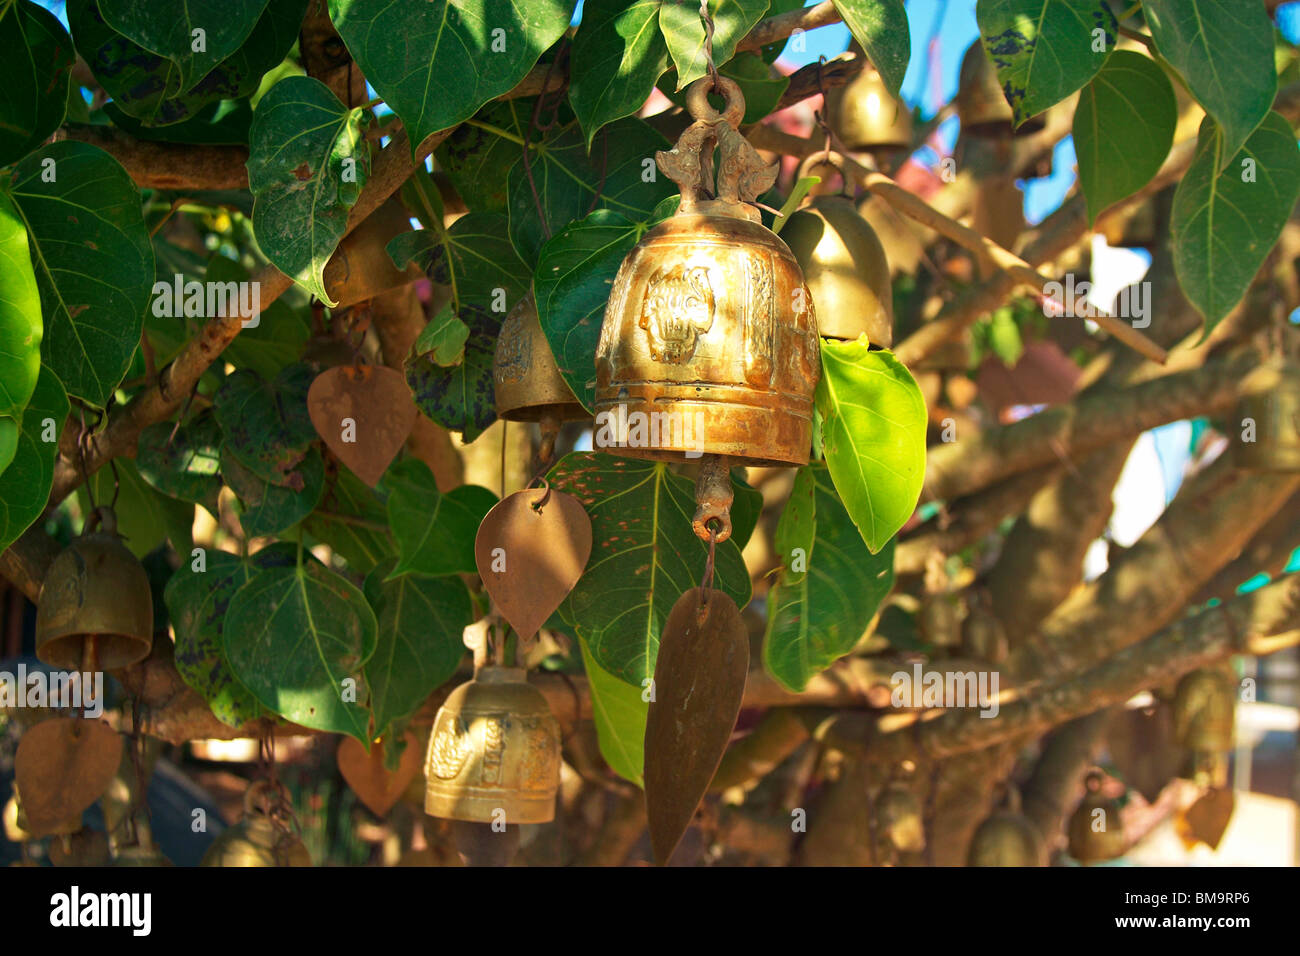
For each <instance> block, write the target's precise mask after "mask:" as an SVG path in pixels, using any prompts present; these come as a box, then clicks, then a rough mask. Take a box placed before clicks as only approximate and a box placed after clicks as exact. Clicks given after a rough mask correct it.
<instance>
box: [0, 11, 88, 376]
mask: <svg viewBox="0 0 1300 956" xmlns="http://www.w3.org/2000/svg"><path fill="white" fill-rule="evenodd" d="M0 50H4V51H5V52H6V54H8V57H9V62H8V65H7V69H6V71H5V83H4V89H3V90H0V166H3V165H6V164H8V163H12V162H13V161H14V160H16V159H18V158H20V157H21V156H22V155H23V154H24V153H26V152H28V151H29V150H32V149H35V148H36V147H37V146H39V145H40V144H41V143H42V142H44V140H45V139H46V138H47V137H48V136H49V135H50V134H51V133H53V132H54V131H55V130H56V129H58V127H59V124H60V123H62V122H63V115H64V111H65V110H66V108H67V105H68V76H69V74H70V71H71V69H72V61H73V60H74V59H75V58H76V54H74V53H73V50H72V38H71V37H69V36H68V31H67V30H65V29H63V24H61V23H60V22H59V20H58V17H56V16H55V15H54V14H52V13H50V11H48V10H45V9H42V8H41V7H39V6H37V5H36V4H34V3H32V2H30V0H18V2H17V3H14V4H13V5H12V6H10V7H9V10H8V11H7V12H6V13H5V14H4V15H3V16H0ZM33 380H34V379H33Z"/></svg>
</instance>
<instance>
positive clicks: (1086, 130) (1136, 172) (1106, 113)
mask: <svg viewBox="0 0 1300 956" xmlns="http://www.w3.org/2000/svg"><path fill="white" fill-rule="evenodd" d="M1177 123H1178V102H1177V100H1176V99H1175V98H1174V88H1173V85H1172V84H1171V83H1170V82H1169V77H1167V76H1166V75H1165V71H1164V70H1162V69H1161V68H1160V67H1159V66H1157V65H1156V63H1155V61H1154V60H1151V59H1150V58H1148V57H1145V56H1142V55H1141V54H1138V53H1132V52H1130V51H1128V50H1117V51H1116V52H1115V53H1113V54H1111V57H1110V59H1109V60H1107V61H1106V65H1105V66H1103V67H1102V68H1101V70H1100V71H1099V72H1098V73H1097V75H1096V76H1094V77H1093V78H1092V82H1091V83H1089V84H1088V85H1087V86H1085V87H1084V88H1083V92H1082V93H1080V94H1079V105H1078V106H1077V107H1076V108H1075V111H1074V148H1075V151H1076V152H1077V153H1078V157H1079V183H1080V185H1081V186H1082V187H1083V194H1084V196H1085V197H1087V200H1088V221H1089V222H1090V223H1091V222H1096V221H1097V215H1098V214H1099V213H1100V212H1101V211H1102V210H1103V209H1105V208H1106V207H1107V206H1109V205H1111V204H1112V203H1116V202H1119V201H1120V200H1121V199H1124V198H1125V197H1127V196H1131V195H1133V193H1135V192H1137V191H1138V190H1139V189H1141V188H1142V187H1143V186H1145V185H1146V184H1147V183H1149V182H1150V181H1151V177H1152V176H1154V175H1155V174H1156V171H1157V170H1158V169H1159V168H1160V165H1161V163H1163V162H1164V161H1165V157H1166V156H1168V155H1169V147H1170V146H1171V145H1172V144H1173V141H1174V128H1175V126H1176V125H1177Z"/></svg>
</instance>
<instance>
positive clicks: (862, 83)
mask: <svg viewBox="0 0 1300 956" xmlns="http://www.w3.org/2000/svg"><path fill="white" fill-rule="evenodd" d="M849 48H850V49H851V50H852V51H853V52H854V53H856V54H857V55H858V56H859V57H865V56H866V54H864V53H863V52H862V48H861V47H860V46H858V45H857V44H856V43H854V44H851V45H850V47H849ZM826 118H827V122H828V123H830V126H831V129H833V130H835V132H836V134H837V135H838V136H839V138H840V141H841V142H842V143H843V144H844V145H845V146H847V147H848V148H849V149H851V150H854V151H857V150H863V151H867V150H872V151H874V150H880V149H882V148H884V149H890V148H906V147H909V146H911V145H912V111H911V110H910V109H908V108H907V104H906V103H904V102H903V101H902V99H901V98H899V97H897V96H895V95H894V94H893V93H891V92H890V91H889V87H888V86H886V85H885V80H884V77H882V76H881V75H880V73H879V71H878V70H876V69H875V68H874V67H872V66H870V65H868V66H867V67H866V69H864V70H863V71H862V72H861V73H859V74H858V75H857V76H855V77H854V78H853V79H852V80H851V81H849V83H848V84H846V85H845V86H840V87H836V88H834V89H832V90H829V91H827V93H826ZM783 231H784V230H783Z"/></svg>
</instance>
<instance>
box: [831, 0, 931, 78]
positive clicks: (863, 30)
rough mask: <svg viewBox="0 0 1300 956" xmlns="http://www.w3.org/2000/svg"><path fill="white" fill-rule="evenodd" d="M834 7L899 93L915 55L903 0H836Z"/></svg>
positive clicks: (881, 73)
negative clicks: (908, 66) (908, 63)
mask: <svg viewBox="0 0 1300 956" xmlns="http://www.w3.org/2000/svg"><path fill="white" fill-rule="evenodd" d="M835 9H836V10H838V11H839V14H840V16H842V17H843V18H844V25H845V26H847V27H848V28H849V32H850V33H852V34H853V39H855V40H857V41H858V45H859V46H861V47H862V49H863V50H864V51H866V54H867V58H868V59H869V60H871V63H872V65H873V66H875V68H876V69H877V70H879V71H880V76H881V78H882V79H884V81H885V85H886V86H888V87H889V89H890V91H891V92H893V93H897V92H898V90H899V88H900V87H901V86H902V85H903V75H904V74H905V73H907V61H908V60H910V59H911V58H912V35H911V33H910V32H909V30H908V25H907V12H906V11H905V10H904V9H903V0H835Z"/></svg>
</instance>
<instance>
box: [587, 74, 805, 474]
mask: <svg viewBox="0 0 1300 956" xmlns="http://www.w3.org/2000/svg"><path fill="white" fill-rule="evenodd" d="M712 82H713V81H712V80H710V79H709V78H707V77H706V78H704V79H702V80H698V81H696V83H695V84H693V85H692V86H691V87H690V89H689V90H688V91H687V97H686V100H687V106H688V108H689V109H690V111H691V115H693V116H694V117H696V122H695V123H693V124H692V125H691V126H690V127H688V128H687V129H686V131H685V132H684V133H683V134H682V136H681V138H680V139H679V140H678V141H677V145H676V147H674V148H673V149H672V150H671V151H670V152H660V153H658V154H657V155H656V159H657V161H658V164H659V168H660V169H661V170H663V172H664V173H665V175H667V176H669V177H670V178H671V179H672V180H673V181H674V182H676V183H677V184H678V186H680V187H681V194H682V199H681V205H680V207H679V208H678V211H677V214H676V215H674V216H672V217H670V218H669V219H667V220H665V221H664V222H662V223H660V224H659V225H657V226H655V227H654V228H653V229H651V230H650V231H649V232H648V233H646V235H645V236H644V237H643V238H642V239H641V241H640V242H639V243H637V245H636V246H635V248H633V249H632V251H631V252H630V253H629V254H628V256H627V258H626V259H624V261H623V265H622V266H621V267H620V268H619V271H618V275H617V276H616V277H615V279H614V284H613V288H612V289H611V291H610V298H609V304H608V305H607V306H606V309H605V320H604V324H603V325H602V327H601V334H600V343H599V345H598V347H597V351H596V414H597V421H596V425H597V431H596V446H597V448H601V447H611V446H612V447H613V448H615V449H616V450H617V452H618V453H619V454H623V455H628V456H631V457H636V458H659V459H668V460H680V459H682V458H689V459H696V458H699V457H701V456H703V455H725V456H728V457H730V458H733V459H735V461H734V462H733V464H767V465H773V464H806V463H807V461H808V454H809V450H810V448H811V444H812V405H813V393H814V390H815V388H816V385H817V379H818V377H819V376H820V374H821V363H820V354H819V349H818V342H817V322H816V319H815V317H814V315H813V304H812V297H811V295H810V294H809V292H808V288H807V286H806V285H805V284H804V279H803V273H802V271H801V270H800V268H799V264H798V262H797V261H796V260H795V258H794V255H793V253H791V252H790V249H789V247H787V246H786V244H785V243H784V242H782V241H781V240H780V239H779V238H778V237H777V236H776V235H775V234H774V233H773V232H772V231H771V230H769V229H767V228H765V227H764V226H763V225H762V223H761V220H760V218H759V213H758V209H757V208H755V207H754V206H753V205H750V203H752V202H753V201H754V200H755V199H756V198H757V196H758V194H759V193H761V192H763V191H764V190H766V189H768V188H770V187H771V186H772V184H773V183H774V182H775V180H776V173H777V167H776V165H775V164H773V165H771V166H768V165H766V164H764V163H763V162H762V160H761V159H760V158H759V156H758V154H757V152H756V151H755V150H754V149H753V147H751V146H750V145H749V143H748V142H747V141H746V140H745V138H744V137H743V136H741V135H740V133H739V131H738V127H739V124H740V120H741V117H742V116H743V115H744V99H743V97H742V96H741V93H740V88H739V87H738V86H737V85H736V84H735V83H734V82H732V81H731V80H728V79H726V78H719V80H718V86H717V89H718V90H719V91H720V92H721V94H722V96H723V98H724V99H725V100H726V107H725V109H724V111H723V112H722V113H721V114H719V113H718V112H717V111H715V110H714V109H713V107H712V106H710V105H709V103H708V99H707V94H708V91H709V89H710V88H711V86H712ZM715 152H716V153H717V155H718V158H719V167H720V169H719V173H718V177H717V197H716V198H714V192H713V178H714V177H713V156H714V153H715Z"/></svg>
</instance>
